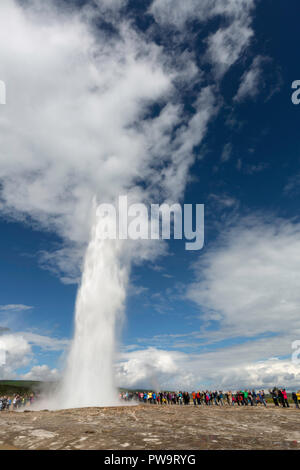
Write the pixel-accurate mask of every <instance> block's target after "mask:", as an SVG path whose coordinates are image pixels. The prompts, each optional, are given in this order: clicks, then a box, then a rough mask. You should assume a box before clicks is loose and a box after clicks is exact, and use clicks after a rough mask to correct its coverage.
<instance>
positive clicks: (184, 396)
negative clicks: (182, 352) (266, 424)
mask: <svg viewBox="0 0 300 470" xmlns="http://www.w3.org/2000/svg"><path fill="white" fill-rule="evenodd" d="M267 396H269V397H270V398H271V399H272V400H273V402H274V404H275V406H282V407H283V408H285V407H287V408H289V407H290V403H289V399H288V395H287V392H286V389H285V388H277V387H274V388H273V389H272V390H269V392H268V393H267V394H266V393H265V391H264V390H259V391H256V390H239V391H236V392H232V391H227V392H223V391H217V390H215V391H208V390H206V391H197V392H196V391H193V392H182V391H179V392H155V391H147V392H122V393H120V398H121V399H122V400H124V401H132V400H135V401H138V402H140V403H144V404H150V405H189V404H193V405H194V406H201V405H206V406H225V405H229V406H258V405H261V406H264V407H266V406H267ZM291 398H292V401H293V402H294V404H295V406H296V408H299V407H300V390H298V392H293V393H292V394H291Z"/></svg>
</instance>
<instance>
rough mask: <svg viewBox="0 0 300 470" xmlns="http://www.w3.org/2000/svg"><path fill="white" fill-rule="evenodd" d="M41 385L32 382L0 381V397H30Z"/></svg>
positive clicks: (40, 383)
mask: <svg viewBox="0 0 300 470" xmlns="http://www.w3.org/2000/svg"><path fill="white" fill-rule="evenodd" d="M42 384H43V383H42V382H35V381H33V380H0V396H3V395H4V396H5V395H15V394H18V395H30V394H31V393H36V392H37V391H39V390H40V389H41V387H42Z"/></svg>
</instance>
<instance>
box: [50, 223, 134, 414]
mask: <svg viewBox="0 0 300 470" xmlns="http://www.w3.org/2000/svg"><path fill="white" fill-rule="evenodd" d="M102 229H103V219H101V218H100V219H97V218H96V217H95V220H94V223H93V227H92V231H91V240H90V243H89V245H88V248H87V252H86V255H85V260H84V266H83V274H82V280H81V285H80V288H79V291H78V295H77V301H76V312H75V332H74V339H73V343H72V346H71V350H70V354H69V358H68V363H67V369H66V371H65V372H64V378H63V382H62V387H61V389H60V392H59V395H60V396H59V398H58V403H57V404H58V405H59V407H60V408H61V407H63V408H73V407H83V406H109V405H115V404H117V403H118V396H117V392H116V388H115V384H114V356H115V336H116V334H115V330H116V322H117V321H118V320H120V319H121V315H122V310H123V304H124V300H125V290H126V284H127V279H128V272H127V269H126V267H125V266H122V265H121V261H120V259H121V247H122V245H121V243H122V242H121V241H119V240H104V239H102V238H101V231H102Z"/></svg>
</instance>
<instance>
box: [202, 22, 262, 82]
mask: <svg viewBox="0 0 300 470" xmlns="http://www.w3.org/2000/svg"><path fill="white" fill-rule="evenodd" d="M249 23H250V19H249V18H247V17H246V18H243V19H242V20H240V19H238V20H236V21H234V22H233V23H231V25H230V26H228V27H226V28H220V29H218V31H216V32H215V33H213V34H211V35H210V37H209V38H208V40H207V44H208V48H207V59H208V61H209V62H211V63H212V65H213V68H214V71H215V74H216V77H217V78H218V79H221V78H222V77H223V75H224V74H225V73H226V72H227V71H228V69H229V68H230V67H231V66H232V65H233V64H234V63H235V62H236V61H237V60H238V59H239V58H240V56H241V54H242V53H243V52H244V50H245V49H246V47H247V46H248V45H249V41H250V39H251V37H252V36H253V31H252V29H251V28H250V26H249Z"/></svg>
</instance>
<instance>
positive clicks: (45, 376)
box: [20, 365, 60, 382]
mask: <svg viewBox="0 0 300 470" xmlns="http://www.w3.org/2000/svg"><path fill="white" fill-rule="evenodd" d="M59 377H60V374H59V372H58V370H57V369H50V368H49V367H48V366H46V365H43V366H34V367H32V369H31V370H30V371H29V372H27V374H23V375H22V376H21V377H20V378H21V379H22V380H37V381H41V382H51V381H56V380H58V379H59Z"/></svg>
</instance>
